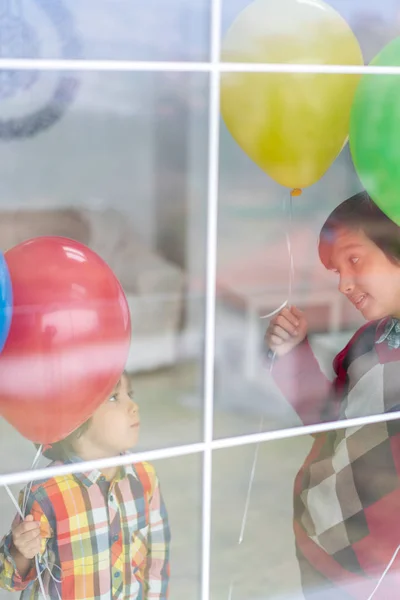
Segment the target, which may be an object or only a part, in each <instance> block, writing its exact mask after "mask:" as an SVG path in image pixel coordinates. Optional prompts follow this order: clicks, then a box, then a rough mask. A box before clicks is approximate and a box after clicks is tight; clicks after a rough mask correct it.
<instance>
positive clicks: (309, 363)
mask: <svg viewBox="0 0 400 600" xmlns="http://www.w3.org/2000/svg"><path fill="white" fill-rule="evenodd" d="M267 360H268V356H267ZM271 375H272V378H273V380H274V382H275V383H276V385H277V386H278V388H279V389H280V391H281V392H282V394H283V395H284V396H285V398H286V399H287V400H288V402H290V404H291V405H292V406H293V408H294V410H295V411H296V412H297V414H298V415H299V417H300V419H301V420H302V421H303V423H304V425H311V424H315V423H319V422H320V421H321V420H322V419H323V414H324V411H325V410H326V407H327V402H328V398H329V395H330V392H331V390H332V382H331V381H329V379H328V378H327V377H325V375H324V374H323V373H322V371H321V369H320V367H319V364H318V361H317V359H316V358H315V356H314V353H313V351H312V349H311V346H310V344H309V342H308V340H307V339H305V340H304V342H302V343H301V344H299V345H298V346H296V348H294V349H293V350H292V351H291V352H289V353H288V354H287V355H285V356H282V357H280V358H276V360H275V361H274V363H273V368H272V371H271Z"/></svg>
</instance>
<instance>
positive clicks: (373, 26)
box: [222, 0, 400, 64]
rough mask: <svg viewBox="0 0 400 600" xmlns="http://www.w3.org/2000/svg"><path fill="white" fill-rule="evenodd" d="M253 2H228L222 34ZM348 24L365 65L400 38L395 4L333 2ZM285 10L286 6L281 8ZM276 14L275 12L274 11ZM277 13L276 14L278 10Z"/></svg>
mask: <svg viewBox="0 0 400 600" xmlns="http://www.w3.org/2000/svg"><path fill="white" fill-rule="evenodd" d="M250 4H251V2H249V1H248V0H229V1H228V0H226V1H225V2H223V5H222V34H223V36H224V35H225V34H226V32H227V30H228V29H229V27H230V26H231V25H232V23H233V21H234V20H235V19H236V18H237V17H238V16H239V14H240V13H241V12H242V11H243V10H245V9H246V8H247V7H248V6H249V5H250ZM327 4H328V5H329V6H330V7H332V8H333V9H335V10H336V11H337V12H338V13H339V14H340V15H341V16H342V17H343V18H344V19H345V20H346V22H347V23H348V25H349V26H350V28H351V29H352V31H353V33H354V34H355V36H356V37H357V40H358V42H359V44H360V46H361V50H362V53H363V56H364V60H365V64H369V63H370V61H371V60H372V59H373V58H375V56H376V55H377V54H378V52H380V50H382V48H383V47H384V46H385V44H387V43H388V42H390V41H391V40H392V39H394V38H395V37H397V36H398V35H399V34H400V17H399V8H398V4H397V2H396V0H382V1H381V2H376V0H367V1H363V0H351V1H350V2H349V1H348V0H330V1H329V2H328V3H327ZM282 6H283V5H282ZM275 10H276V9H275ZM276 13H277V10H276Z"/></svg>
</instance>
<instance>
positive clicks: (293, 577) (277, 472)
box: [211, 437, 311, 600]
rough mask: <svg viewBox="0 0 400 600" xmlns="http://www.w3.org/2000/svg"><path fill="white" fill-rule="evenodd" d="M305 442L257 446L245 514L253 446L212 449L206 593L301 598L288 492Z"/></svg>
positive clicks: (305, 439)
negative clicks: (208, 586)
mask: <svg viewBox="0 0 400 600" xmlns="http://www.w3.org/2000/svg"><path fill="white" fill-rule="evenodd" d="M310 446H311V438H308V437H297V438H293V439H291V440H283V441H280V442H268V443H266V444H261V445H260V447H259V455H258V463H257V470H256V475H255V478H254V481H253V487H252V491H251V494H250V502H249V509H248V512H247V515H246V517H245V515H244V511H245V506H246V497H247V490H248V485H249V480H250V476H251V475H250V474H251V468H252V465H253V460H254V452H255V446H248V447H243V448H235V449H230V450H223V451H218V452H216V453H215V454H214V477H213V492H214V496H213V513H212V514H213V547H212V586H211V597H212V598H230V599H231V600H239V599H240V598H248V599H249V600H250V599H251V600H261V599H264V598H274V599H275V598H276V599H278V598H279V599H282V600H283V599H285V600H303V596H302V593H301V585H300V574H299V568H298V565H297V561H296V555H295V540H294V534H293V527H292V518H293V508H292V506H293V500H292V495H293V479H294V477H295V475H296V472H297V470H298V468H299V467H300V465H301V459H302V458H303V457H305V456H306V454H307V452H308V451H309V449H310ZM227 498H229V499H230V500H229V502H227ZM242 531H243V540H242V542H241V543H240V544H239V537H240V533H241V532H242ZM229 593H231V595H229Z"/></svg>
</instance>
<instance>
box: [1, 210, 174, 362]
mask: <svg viewBox="0 0 400 600" xmlns="http://www.w3.org/2000/svg"><path fill="white" fill-rule="evenodd" d="M43 235H57V236H64V237H68V238H72V239H74V240H76V241H79V242H81V243H83V244H86V245H87V246H89V247H90V248H92V250H94V251H95V252H97V253H98V254H99V255H100V256H101V257H102V258H103V259H104V260H105V261H106V262H107V263H108V265H109V266H110V267H111V269H112V270H113V271H114V273H115V274H116V276H117V277H118V279H119V281H120V282H121V285H122V287H123V288H124V291H125V294H126V296H127V299H128V303H129V307H130V312H131V320H132V343H131V348H130V353H129V359H128V363H127V367H126V368H127V370H128V371H129V372H137V371H144V370H150V369H156V368H160V367H165V366H168V365H172V364H174V363H175V361H176V358H177V348H178V335H179V327H180V323H181V319H182V310H183V293H184V282H185V277H184V273H183V271H182V269H180V268H179V267H177V266H176V265H174V264H171V263H170V262H168V261H167V260H165V259H164V258H163V257H162V256H160V255H159V254H157V253H156V252H155V251H153V250H152V249H151V248H149V247H148V245H146V244H145V243H144V242H143V240H142V239H141V238H140V236H139V235H138V233H137V232H135V231H134V230H133V227H132V225H131V224H130V223H129V220H128V219H127V218H126V216H125V215H123V214H122V213H120V212H118V211H117V210H114V209H106V210H86V209H82V210H81V209H75V208H68V209H67V208H66V209H51V210H48V209H46V210H27V209H19V210H15V211H9V210H7V211H0V249H1V250H2V251H3V252H5V251H6V250H7V249H8V248H11V247H13V246H15V245H16V244H18V243H20V242H22V241H24V240H27V239H29V238H33V237H37V236H43Z"/></svg>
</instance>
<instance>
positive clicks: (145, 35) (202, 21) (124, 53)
mask: <svg viewBox="0 0 400 600" xmlns="http://www.w3.org/2000/svg"><path fill="white" fill-rule="evenodd" d="M209 20H210V16H209V3H208V1H207V0H193V2H190V4H188V3H187V2H185V1H184V0H167V1H165V0H148V1H147V2H143V3H142V2H130V1H129V0H118V1H117V2H113V1H112V0H101V1H97V0H68V1H67V2H63V0H10V1H7V2H2V3H1V6H0V27H1V30H2V40H1V45H0V54H1V56H2V57H9V58H10V57H12V58H38V59H39V58H65V59H87V60H90V59H92V60H93V59H105V60H155V61H160V60H161V61H167V60H172V61H175V60H183V61H193V60H196V61H197V60H207V58H208V55H209V49H208V48H209V30H208V28H209Z"/></svg>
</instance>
